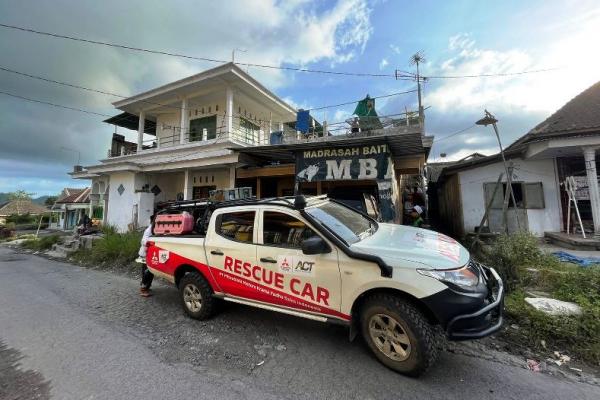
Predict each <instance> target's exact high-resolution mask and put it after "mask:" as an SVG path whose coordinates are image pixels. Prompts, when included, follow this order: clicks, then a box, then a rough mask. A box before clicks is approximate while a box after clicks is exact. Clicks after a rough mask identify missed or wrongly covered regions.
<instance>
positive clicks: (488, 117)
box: [475, 110, 521, 233]
mask: <svg viewBox="0 0 600 400" xmlns="http://www.w3.org/2000/svg"><path fill="white" fill-rule="evenodd" d="M484 111H485V116H484V117H483V118H481V119H480V120H479V121H477V122H475V123H476V124H477V125H483V126H488V125H492V127H493V128H494V133H496V139H498V146H499V147H500V155H501V156H502V163H503V164H504V172H505V173H506V191H507V193H506V194H505V196H504V205H503V207H502V212H503V214H504V225H505V226H504V229H505V231H506V233H508V217H507V207H508V196H509V195H510V198H511V199H512V202H513V207H514V208H515V218H516V220H517V228H518V229H519V230H521V224H520V223H519V215H518V212H517V202H516V201H515V194H514V192H513V190H512V170H513V167H512V163H511V166H510V167H509V166H508V165H507V164H506V158H505V157H504V149H503V148H502V142H501V141H500V133H499V132H498V126H497V125H496V123H497V122H498V120H497V119H496V117H494V116H493V115H492V113H490V112H489V111H488V110H484Z"/></svg>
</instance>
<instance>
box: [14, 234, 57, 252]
mask: <svg viewBox="0 0 600 400" xmlns="http://www.w3.org/2000/svg"><path fill="white" fill-rule="evenodd" d="M60 241H61V237H60V235H49V236H42V237H41V238H31V239H27V240H25V241H24V242H23V243H21V247H23V248H26V249H29V250H35V251H44V250H49V249H50V248H52V245H54V244H55V243H59V242H60Z"/></svg>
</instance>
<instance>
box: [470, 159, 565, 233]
mask: <svg viewBox="0 0 600 400" xmlns="http://www.w3.org/2000/svg"><path fill="white" fill-rule="evenodd" d="M512 161H513V165H514V173H513V181H514V182H542V186H543V190H544V202H545V208H543V209H527V220H528V225H529V231H530V232H532V233H534V234H535V235H536V236H543V235H544V232H546V231H552V232H557V231H560V230H561V217H560V215H561V214H560V200H559V188H558V186H557V182H556V177H555V176H556V175H555V166H554V159H545V160H520V159H516V160H512ZM503 171H504V166H503V164H502V163H501V162H499V163H495V164H490V165H484V166H481V167H477V168H473V169H470V170H466V171H461V172H459V178H460V193H461V200H462V211H463V212H462V215H463V226H464V229H465V231H466V232H473V230H474V229H475V227H476V226H479V223H480V222H481V218H483V214H484V212H485V194H484V191H483V184H484V183H488V182H492V183H495V182H496V181H497V180H498V175H499V174H500V173H501V172H503ZM503 180H504V181H506V177H504V179H503Z"/></svg>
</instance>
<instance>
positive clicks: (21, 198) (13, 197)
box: [8, 190, 35, 214]
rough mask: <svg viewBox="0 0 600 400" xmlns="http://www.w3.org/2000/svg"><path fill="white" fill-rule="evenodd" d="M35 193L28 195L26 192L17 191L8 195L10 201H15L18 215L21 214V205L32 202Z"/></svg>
mask: <svg viewBox="0 0 600 400" xmlns="http://www.w3.org/2000/svg"><path fill="white" fill-rule="evenodd" d="M34 194H35V193H27V192H26V191H24V190H17V191H16V192H11V193H9V194H8V200H10V201H14V202H15V204H16V206H17V214H21V204H23V203H24V202H30V201H31V196H33V195H34Z"/></svg>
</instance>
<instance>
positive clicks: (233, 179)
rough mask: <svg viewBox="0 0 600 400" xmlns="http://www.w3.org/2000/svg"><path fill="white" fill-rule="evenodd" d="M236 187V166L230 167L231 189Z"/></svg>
mask: <svg viewBox="0 0 600 400" xmlns="http://www.w3.org/2000/svg"><path fill="white" fill-rule="evenodd" d="M234 187H235V165H232V166H230V167H229V189H233V188H234Z"/></svg>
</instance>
